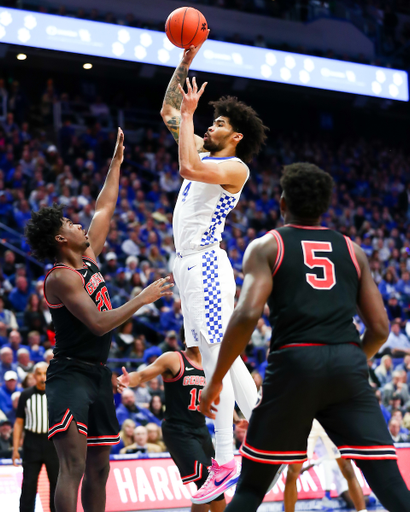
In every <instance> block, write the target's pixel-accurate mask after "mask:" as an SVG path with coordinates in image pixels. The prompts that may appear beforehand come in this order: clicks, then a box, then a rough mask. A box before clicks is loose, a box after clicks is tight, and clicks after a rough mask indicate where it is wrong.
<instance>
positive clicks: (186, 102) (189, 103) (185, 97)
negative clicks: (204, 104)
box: [178, 77, 208, 114]
mask: <svg viewBox="0 0 410 512" xmlns="http://www.w3.org/2000/svg"><path fill="white" fill-rule="evenodd" d="M207 85H208V82H204V83H203V84H202V87H201V88H200V89H199V90H198V85H197V83H196V78H195V77H194V78H193V79H192V86H191V82H190V81H189V78H187V79H186V86H187V92H185V91H184V89H183V88H182V86H181V84H178V89H179V92H180V93H181V94H182V103H181V114H193V113H194V112H195V110H196V108H197V106H198V101H199V98H200V97H201V96H202V94H203V93H204V91H205V87H206V86H207Z"/></svg>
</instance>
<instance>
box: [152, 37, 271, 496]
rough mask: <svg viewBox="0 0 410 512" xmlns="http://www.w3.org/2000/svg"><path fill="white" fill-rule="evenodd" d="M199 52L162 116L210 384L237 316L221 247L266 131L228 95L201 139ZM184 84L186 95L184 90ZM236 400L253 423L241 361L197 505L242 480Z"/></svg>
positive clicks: (180, 275) (183, 262)
mask: <svg viewBox="0 0 410 512" xmlns="http://www.w3.org/2000/svg"><path fill="white" fill-rule="evenodd" d="M199 48H200V46H197V47H191V49H189V50H185V51H184V54H183V57H182V60H181V63H180V65H179V66H178V67H177V69H176V70H175V72H174V75H173V76H172V78H171V81H170V83H169V85H168V88H167V91H166V94H165V98H164V102H163V106H162V110H161V115H162V118H163V119H164V122H165V124H166V125H167V127H168V128H169V130H170V131H171V133H172V135H173V136H174V138H175V140H176V141H177V142H178V143H179V166H180V170H179V172H180V175H181V176H182V177H183V178H184V181H183V183H182V187H181V190H180V192H179V195H178V199H177V203H176V206H175V210H174V215H173V232H174V241H175V248H176V251H177V258H176V260H175V265H174V270H173V273H174V279H175V282H176V284H177V286H178V289H179V291H180V295H181V303H182V313H183V316H184V328H185V336H186V344H187V346H188V347H199V349H200V351H201V355H202V364H203V367H204V371H205V375H206V378H207V380H208V379H210V378H211V376H212V374H213V371H214V369H215V365H216V361H217V358H218V354H219V347H220V343H221V341H222V337H223V334H224V331H225V328H226V326H227V324H228V321H229V318H230V316H231V314H232V312H233V308H234V296H235V290H236V286H235V279H234V275H233V270H232V266H231V264H230V262H229V259H228V256H227V254H226V252H225V251H224V250H222V249H221V248H220V247H219V243H220V241H221V237H222V233H223V230H224V226H225V219H226V217H227V215H228V214H229V212H230V211H231V210H233V208H234V207H235V206H236V204H237V202H238V200H239V197H240V194H241V191H242V188H243V187H244V185H245V183H246V181H247V179H248V177H249V169H248V166H247V165H246V163H245V162H249V161H250V160H251V158H252V156H253V155H255V154H257V153H258V152H259V150H260V148H261V146H262V144H263V142H264V140H265V139H266V133H265V132H266V127H265V126H264V125H263V123H262V121H261V119H260V118H259V117H258V115H257V114H256V112H255V111H254V110H253V109H252V108H251V107H249V106H247V105H245V104H244V103H242V102H240V101H238V100H237V99H236V98H233V97H229V96H228V97H222V98H220V99H219V100H218V101H214V102H211V103H210V104H211V105H212V106H213V107H214V111H215V118H214V122H213V124H212V126H210V127H209V128H208V130H207V131H206V133H205V135H204V137H203V138H201V137H198V136H197V135H195V134H194V122H193V116H194V112H195V110H196V108H197V105H198V101H199V99H200V97H201V96H202V94H203V92H204V89H205V86H206V84H203V85H202V87H201V88H200V89H199V90H198V86H197V83H196V80H195V78H194V79H193V80H192V84H191V83H190V81H189V79H187V75H188V70H189V66H190V64H191V62H192V60H193V58H194V57H195V55H196V54H197V52H198V50H199ZM185 82H186V85H187V89H188V92H187V93H185V92H184V91H183V88H182V87H183V86H184V84H185ZM235 400H236V402H237V403H238V405H239V407H240V409H241V411H242V413H243V414H244V416H245V418H246V419H249V417H250V415H251V411H252V409H253V407H254V406H255V404H256V402H257V391H256V386H255V383H254V382H253V379H252V377H251V375H250V373H249V372H248V370H247V368H246V366H245V364H244V363H243V361H242V360H241V358H239V357H238V358H235V361H234V362H233V364H232V367H231V368H230V370H229V371H228V372H227V374H226V376H225V379H224V388H223V391H222V393H221V407H220V408H219V411H218V414H217V415H216V419H215V440H216V448H215V451H216V455H215V460H214V461H213V462H212V467H211V470H210V473H209V477H208V479H207V481H206V482H205V484H204V485H203V486H202V487H201V489H199V491H198V492H197V493H196V494H195V495H194V496H193V497H192V501H193V502H194V503H198V504H200V503H207V502H209V501H212V500H213V499H215V498H216V497H217V496H218V495H220V494H222V493H223V492H224V491H225V490H226V489H228V488H229V487H230V486H232V485H234V484H235V483H236V482H237V480H238V477H239V467H238V465H237V464H236V462H235V460H234V457H233V443H232V435H233V429H232V413H233V409H234V404H235Z"/></svg>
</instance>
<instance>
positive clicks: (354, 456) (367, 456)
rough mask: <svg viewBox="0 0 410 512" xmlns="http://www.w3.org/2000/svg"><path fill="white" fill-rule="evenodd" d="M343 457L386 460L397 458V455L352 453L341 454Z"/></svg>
mask: <svg viewBox="0 0 410 512" xmlns="http://www.w3.org/2000/svg"><path fill="white" fill-rule="evenodd" d="M341 458H342V459H358V460H384V459H392V460H397V455H356V454H355V453H352V454H350V455H349V454H344V455H341Z"/></svg>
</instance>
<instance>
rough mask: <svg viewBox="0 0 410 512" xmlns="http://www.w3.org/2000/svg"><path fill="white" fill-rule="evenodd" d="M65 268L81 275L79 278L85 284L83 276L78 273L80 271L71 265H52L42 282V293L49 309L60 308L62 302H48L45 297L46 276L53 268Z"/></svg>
mask: <svg viewBox="0 0 410 512" xmlns="http://www.w3.org/2000/svg"><path fill="white" fill-rule="evenodd" d="M60 268H61V269H67V270H71V271H73V272H75V273H76V274H78V275H79V276H80V277H81V280H82V282H83V286H85V281H84V277H83V276H82V275H81V274H80V272H78V270H76V269H74V268H71V267H68V266H67V265H59V266H58V267H57V266H54V267H53V268H52V269H51V270H49V271H48V272H47V275H46V277H45V278H44V283H43V293H44V299H45V301H46V303H47V306H48V307H49V308H51V309H53V308H54V309H57V308H62V307H63V306H64V304H63V303H62V302H60V303H59V304H51V302H48V300H47V297H46V279H47V277H48V276H49V275H50V274H51V272H53V270H57V269H60Z"/></svg>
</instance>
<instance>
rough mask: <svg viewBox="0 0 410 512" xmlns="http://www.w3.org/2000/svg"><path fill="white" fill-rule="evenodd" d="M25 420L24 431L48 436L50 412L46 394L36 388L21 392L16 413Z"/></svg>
mask: <svg viewBox="0 0 410 512" xmlns="http://www.w3.org/2000/svg"><path fill="white" fill-rule="evenodd" d="M16 417H17V418H23V420H24V429H25V430H29V431H30V432H33V433H34V434H48V412H47V397H46V392H45V391H41V390H40V389H37V387H36V386H33V387H31V388H28V389H25V390H24V391H22V392H21V395H20V398H19V403H18V406H17V411H16Z"/></svg>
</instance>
